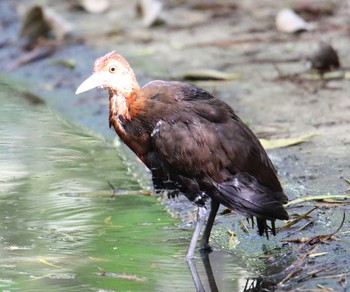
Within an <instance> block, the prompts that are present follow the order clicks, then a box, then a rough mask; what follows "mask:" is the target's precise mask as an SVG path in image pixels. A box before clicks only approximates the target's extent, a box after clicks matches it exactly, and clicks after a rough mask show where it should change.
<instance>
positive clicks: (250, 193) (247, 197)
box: [215, 173, 289, 237]
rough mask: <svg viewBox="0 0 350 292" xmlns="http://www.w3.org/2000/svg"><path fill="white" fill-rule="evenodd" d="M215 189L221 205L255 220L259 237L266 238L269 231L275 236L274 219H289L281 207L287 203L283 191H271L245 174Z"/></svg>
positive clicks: (218, 185) (240, 174)
mask: <svg viewBox="0 0 350 292" xmlns="http://www.w3.org/2000/svg"><path fill="white" fill-rule="evenodd" d="M216 189H217V193H216V194H215V196H216V197H217V200H218V201H219V202H221V203H222V204H223V205H225V206H226V207H228V208H231V209H233V210H236V211H238V212H239V213H242V214H243V215H245V216H247V217H248V218H252V219H253V217H256V218H257V226H258V231H259V235H263V234H266V236H267V237H268V231H269V230H271V232H272V234H273V235H275V234H276V228H275V221H276V219H280V220H287V219H288V218H289V216H288V213H287V211H286V210H285V209H284V207H283V203H286V202H287V201H288V198H287V196H286V195H285V194H284V193H283V191H281V192H274V191H271V190H270V189H269V188H267V187H265V186H263V185H262V184H261V183H259V182H258V181H257V180H256V179H255V178H254V177H252V176H251V175H249V174H247V173H239V174H236V175H234V176H233V177H232V178H231V179H230V180H227V181H225V182H222V183H220V184H217V186H216ZM267 220H269V221H271V226H268V225H267V222H266V221H267ZM253 222H254V221H253Z"/></svg>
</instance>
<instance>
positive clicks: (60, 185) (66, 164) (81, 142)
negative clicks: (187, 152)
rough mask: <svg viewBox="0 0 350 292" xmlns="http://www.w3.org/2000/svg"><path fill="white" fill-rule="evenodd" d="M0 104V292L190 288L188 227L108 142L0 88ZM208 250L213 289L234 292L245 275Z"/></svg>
mask: <svg viewBox="0 0 350 292" xmlns="http://www.w3.org/2000/svg"><path fill="white" fill-rule="evenodd" d="M0 104H1V106H0V291H165V290H166V291H194V285H193V282H192V278H191V275H190V274H189V271H188V269H187V265H186V262H185V260H184V255H185V253H186V249H187V246H188V243H189V239H190V236H191V232H192V230H180V229H179V228H178V227H177V226H178V223H179V222H178V221H176V220H174V219H172V218H171V217H170V215H169V214H168V213H167V212H166V211H165V210H164V208H163V206H162V205H161V204H160V203H159V202H158V201H157V199H156V198H154V197H151V196H146V195H143V193H144V191H143V190H142V189H141V187H140V185H139V184H138V183H137V181H136V180H135V179H133V176H132V174H130V172H129V171H128V169H127V167H126V166H125V165H124V164H123V163H122V160H121V159H120V158H119V156H118V155H117V153H116V150H115V148H114V147H113V146H112V145H111V144H110V143H109V142H106V141H104V139H103V138H99V137H96V136H94V135H90V134H89V133H88V132H87V131H84V130H82V129H80V128H78V127H76V126H74V125H72V124H70V123H68V122H66V121H65V120H62V119H61V118H60V117H59V116H58V115H56V114H55V113H53V112H52V111H51V110H50V109H49V108H48V107H47V106H46V105H43V104H36V105H33V104H31V103H30V102H29V101H27V100H26V99H24V98H23V97H21V96H20V94H19V93H18V92H14V91H13V90H11V89H10V88H9V87H7V86H5V85H3V84H0ZM108 182H110V183H111V184H112V185H113V186H114V187H115V189H116V190H117V193H116V194H114V193H113V192H112V190H111V188H110V186H109V183H108ZM212 255H214V256H213V260H214V263H213V265H214V273H216V274H217V277H218V280H217V281H218V286H220V287H221V289H220V291H235V290H237V291H239V290H241V289H239V288H238V287H242V285H243V286H244V281H245V277H246V272H245V271H244V270H243V269H241V268H239V266H236V265H235V264H234V262H235V259H234V258H232V256H231V255H229V254H226V253H219V252H217V253H213V254H212ZM198 264H199V274H200V275H201V277H202V276H203V277H205V271H204V268H203V267H201V266H200V263H198ZM233 287H235V288H233ZM232 289H233V290H232Z"/></svg>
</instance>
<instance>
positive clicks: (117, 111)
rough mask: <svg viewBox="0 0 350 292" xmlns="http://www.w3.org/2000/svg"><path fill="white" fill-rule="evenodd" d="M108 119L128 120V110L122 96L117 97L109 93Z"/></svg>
mask: <svg viewBox="0 0 350 292" xmlns="http://www.w3.org/2000/svg"><path fill="white" fill-rule="evenodd" d="M109 117H110V123H111V122H112V121H111V119H113V120H114V119H118V117H120V118H122V119H123V120H130V119H131V118H130V114H129V108H128V106H127V101H126V98H125V97H124V96H123V95H118V94H115V93H112V92H110V95H109Z"/></svg>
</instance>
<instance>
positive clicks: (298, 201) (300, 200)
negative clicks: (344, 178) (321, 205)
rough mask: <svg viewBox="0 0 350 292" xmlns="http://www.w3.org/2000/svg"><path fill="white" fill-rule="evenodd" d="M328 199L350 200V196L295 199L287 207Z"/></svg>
mask: <svg viewBox="0 0 350 292" xmlns="http://www.w3.org/2000/svg"><path fill="white" fill-rule="evenodd" d="M327 199H350V194H345V195H319V196H307V197H303V198H298V199H295V200H293V201H290V202H289V203H288V204H286V205H285V206H286V207H288V206H291V205H295V204H299V203H303V202H307V201H323V200H327Z"/></svg>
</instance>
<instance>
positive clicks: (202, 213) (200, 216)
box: [186, 206, 207, 260]
mask: <svg viewBox="0 0 350 292" xmlns="http://www.w3.org/2000/svg"><path fill="white" fill-rule="evenodd" d="M206 214H207V208H206V207H205V206H203V207H198V212H197V223H196V228H195V230H194V232H193V235H192V239H191V243H190V246H189V248H188V251H187V255H186V260H189V259H192V258H193V256H194V250H195V248H196V244H197V241H198V237H199V234H200V233H201V230H202V228H203V224H204V221H205V217H206Z"/></svg>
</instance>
